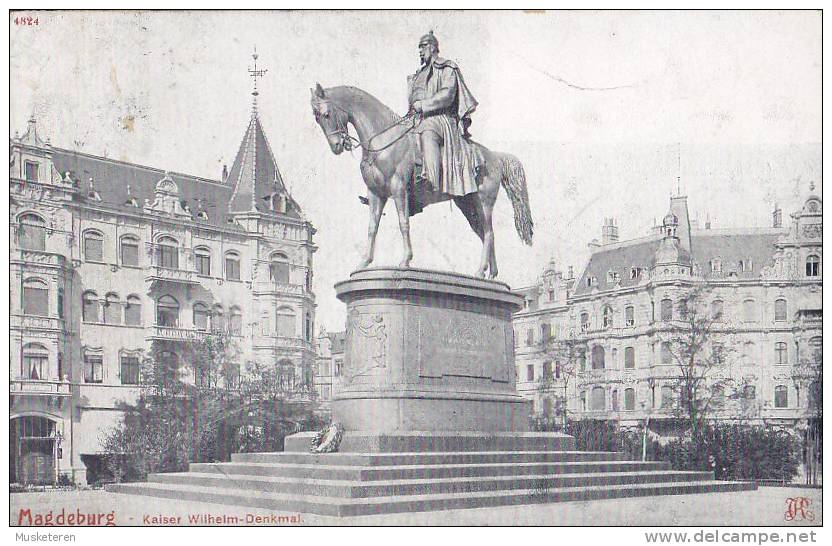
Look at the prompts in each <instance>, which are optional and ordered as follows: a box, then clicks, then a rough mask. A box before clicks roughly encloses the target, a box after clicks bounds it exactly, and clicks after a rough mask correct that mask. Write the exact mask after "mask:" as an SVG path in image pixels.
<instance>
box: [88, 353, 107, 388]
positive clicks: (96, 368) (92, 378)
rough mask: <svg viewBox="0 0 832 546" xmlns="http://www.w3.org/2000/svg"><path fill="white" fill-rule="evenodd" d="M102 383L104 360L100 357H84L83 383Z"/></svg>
mask: <svg viewBox="0 0 832 546" xmlns="http://www.w3.org/2000/svg"><path fill="white" fill-rule="evenodd" d="M103 381H104V359H103V357H102V356H101V355H88V354H85V355H84V382H85V383H101V382H103Z"/></svg>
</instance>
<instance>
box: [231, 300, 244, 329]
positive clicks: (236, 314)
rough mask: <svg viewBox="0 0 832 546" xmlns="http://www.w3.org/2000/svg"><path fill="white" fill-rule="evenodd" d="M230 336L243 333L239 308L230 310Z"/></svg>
mask: <svg viewBox="0 0 832 546" xmlns="http://www.w3.org/2000/svg"><path fill="white" fill-rule="evenodd" d="M229 327H230V330H231V333H232V334H242V333H243V313H242V311H240V308H239V307H236V306H235V307H232V308H231V323H230V324H229Z"/></svg>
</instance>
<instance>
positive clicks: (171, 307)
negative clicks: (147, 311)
mask: <svg viewBox="0 0 832 546" xmlns="http://www.w3.org/2000/svg"><path fill="white" fill-rule="evenodd" d="M156 324H157V325H158V326H173V327H175V326H178V325H179V302H178V301H176V300H175V299H174V298H173V297H172V296H168V295H165V296H161V297H160V298H159V299H158V300H157V301H156Z"/></svg>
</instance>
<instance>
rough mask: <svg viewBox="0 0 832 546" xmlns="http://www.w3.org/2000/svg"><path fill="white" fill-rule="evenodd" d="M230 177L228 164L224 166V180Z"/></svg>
mask: <svg viewBox="0 0 832 546" xmlns="http://www.w3.org/2000/svg"><path fill="white" fill-rule="evenodd" d="M226 178H228V165H223V166H222V181H223V182H225V179H226Z"/></svg>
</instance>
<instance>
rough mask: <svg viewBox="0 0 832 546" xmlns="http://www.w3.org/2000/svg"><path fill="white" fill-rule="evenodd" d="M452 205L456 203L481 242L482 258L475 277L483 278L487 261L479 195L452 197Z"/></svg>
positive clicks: (470, 194)
mask: <svg viewBox="0 0 832 546" xmlns="http://www.w3.org/2000/svg"><path fill="white" fill-rule="evenodd" d="M454 203H456V206H457V207H458V208H459V210H460V211H462V214H463V215H464V216H465V219H466V220H468V224H469V225H470V226H471V229H473V230H474V233H476V234H477V237H479V238H480V241H482V242H483V247H482V256H481V258H480V266H479V268H478V269H477V276H479V277H484V276H485V267H486V265H487V264H488V260H487V256H486V255H485V253H486V248H485V234H484V233H483V225H482V206H481V205H480V199H479V195H478V194H476V193H469V194H468V195H464V196H461V197H454ZM483 264H485V265H483Z"/></svg>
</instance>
